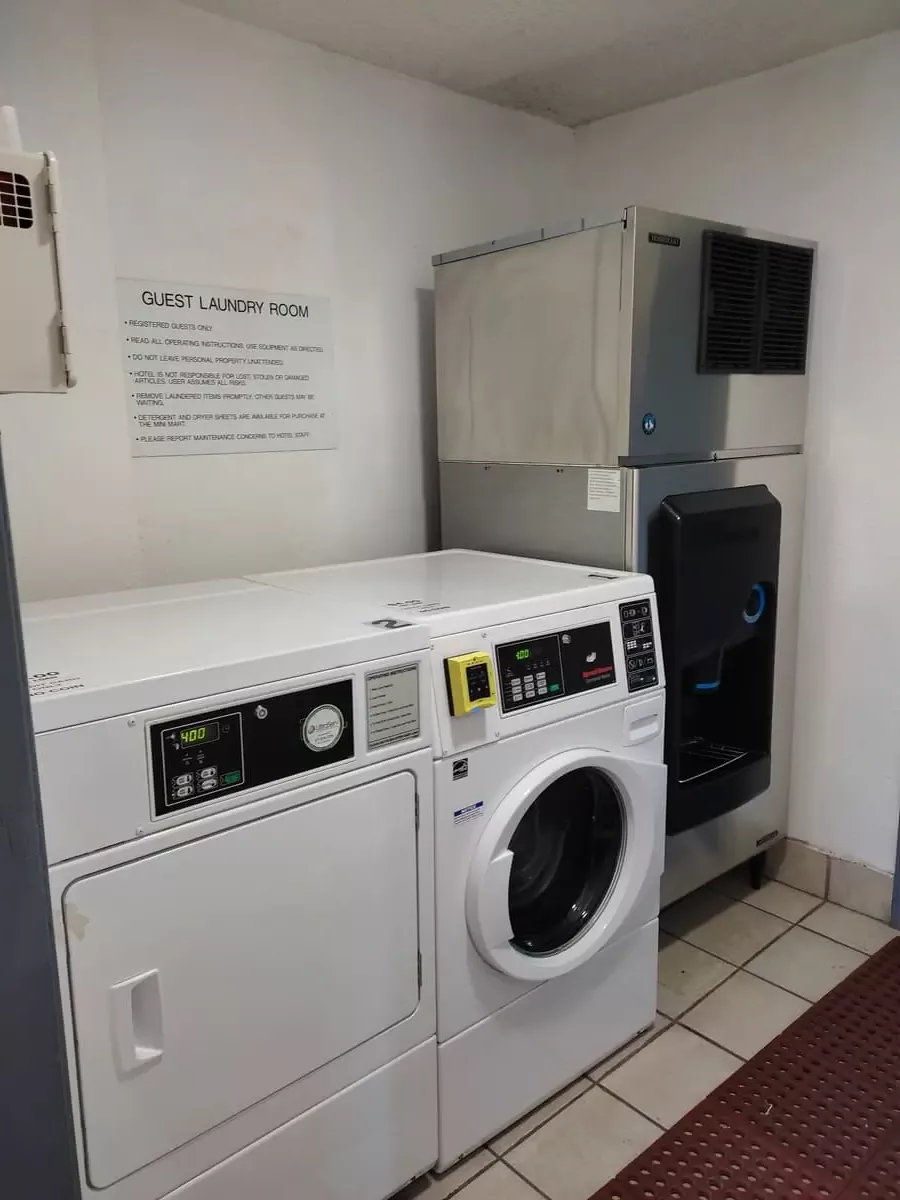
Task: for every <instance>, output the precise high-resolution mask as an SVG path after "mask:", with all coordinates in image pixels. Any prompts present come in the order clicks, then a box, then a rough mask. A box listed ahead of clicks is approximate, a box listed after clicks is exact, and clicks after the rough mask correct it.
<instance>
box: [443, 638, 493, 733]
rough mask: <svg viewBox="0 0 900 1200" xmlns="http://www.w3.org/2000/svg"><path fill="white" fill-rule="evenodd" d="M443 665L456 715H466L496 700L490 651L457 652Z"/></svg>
mask: <svg viewBox="0 0 900 1200" xmlns="http://www.w3.org/2000/svg"><path fill="white" fill-rule="evenodd" d="M444 667H445V669H446V672H447V691H448V692H449V695H450V712H451V713H452V715H453V716H454V717H465V716H467V715H468V714H469V713H470V712H474V711H475V710H476V709H478V708H493V707H494V705H495V704H496V703H497V689H496V687H495V685H494V667H493V663H492V662H491V656H490V654H485V653H483V652H482V653H475V654H456V655H454V656H453V657H452V658H447V659H444Z"/></svg>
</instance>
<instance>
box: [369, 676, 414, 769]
mask: <svg viewBox="0 0 900 1200" xmlns="http://www.w3.org/2000/svg"><path fill="white" fill-rule="evenodd" d="M366 719H367V722H368V740H369V749H370V750H379V749H380V748H381V747H382V746H392V745H393V744H394V743H395V742H408V741H410V739H412V738H417V737H418V736H419V730H420V720H419V667H418V665H417V664H416V663H408V664H406V665H405V666H402V667H392V668H391V669H390V670H388V671H373V672H372V674H371V675H367V676H366Z"/></svg>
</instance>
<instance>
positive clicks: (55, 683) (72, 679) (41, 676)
mask: <svg viewBox="0 0 900 1200" xmlns="http://www.w3.org/2000/svg"><path fill="white" fill-rule="evenodd" d="M84 686H85V684H84V680H83V679H82V678H81V676H80V675H64V674H63V672H62V671H36V672H35V674H34V675H29V676H28V694H29V696H52V695H55V694H56V693H57V692H77V691H80V690H81V689H82V688H83V687H84Z"/></svg>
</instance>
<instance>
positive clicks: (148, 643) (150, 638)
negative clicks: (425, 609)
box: [22, 579, 428, 733]
mask: <svg viewBox="0 0 900 1200" xmlns="http://www.w3.org/2000/svg"><path fill="white" fill-rule="evenodd" d="M367 612H368V610H361V609H360V608H359V606H358V605H353V604H349V603H348V604H343V603H335V601H334V600H330V599H326V598H317V597H315V596H305V595H297V594H296V593H292V592H289V591H285V590H284V589H279V588H273V587H266V586H264V585H263V584H261V583H252V582H249V581H248V580H245V579H223V580H214V581H212V582H206V583H188V584H177V585H173V586H169V587H156V588H144V589H138V590H134V591H127V592H113V593H110V594H108V595H97V596H79V597H75V598H73V599H68V600H44V601H37V602H34V603H30V604H25V605H23V606H22V625H23V632H24V640H25V657H26V661H27V664H28V683H29V690H30V693H31V704H32V713H33V718H34V725H35V731H36V732H38V733H41V732H44V731H46V730H49V729H58V728H61V727H63V726H68V725H77V724H81V723H83V722H86V721H97V720H102V719H104V718H106V717H112V716H119V715H122V714H125V713H131V712H139V711H141V710H142V709H146V708H157V707H160V706H162V705H166V704H175V703H181V702H184V701H190V700H194V699H198V698H201V697H203V696H210V695H215V694H217V693H219V692H225V691H234V690H236V689H240V688H245V687H256V686H259V685H263V684H268V683H273V682H277V681H278V680H280V679H291V678H295V677H297V676H299V675H307V674H310V673H312V672H318V671H328V670H333V669H336V668H340V667H346V666H351V665H353V664H356V663H363V662H367V661H368V660H370V659H376V658H384V657H387V656H390V655H394V654H402V653H405V652H408V651H417V650H424V649H427V648H428V636H427V631H426V630H424V629H421V628H419V627H416V626H406V627H403V628H400V629H385V628H384V626H382V625H372V624H367ZM378 615H379V614H378V613H373V614H372V616H373V617H377V616H378Z"/></svg>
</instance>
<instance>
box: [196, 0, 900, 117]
mask: <svg viewBox="0 0 900 1200" xmlns="http://www.w3.org/2000/svg"><path fill="white" fill-rule="evenodd" d="M190 2H192V3H194V4H195V5H196V6H197V7H198V8H205V9H207V10H208V11H210V12H216V13H220V14H222V15H224V16H228V17H234V18H235V19H237V20H240V21H244V22H246V23H247V24H251V25H258V26H261V27H262V28H265V29H271V30H275V31H277V32H279V33H284V34H287V35H288V36H290V37H295V38H298V39H300V40H302V41H305V42H312V43H314V44H315V45H318V46H322V47H324V48H325V49H327V50H334V51H336V52H337V53H339V54H346V55H349V56H350V57H351V58H358V59H362V60H363V61H365V62H369V63H374V64H375V65H377V66H381V67H388V68H390V69H391V70H394V71H400V72H401V73H403V74H404V75H411V76H413V77H415V78H417V79H427V80H430V81H431V82H433V83H437V84H442V85H443V86H444V87H448V88H452V89H453V90H454V91H457V92H465V93H467V94H468V95H471V96H479V97H481V98H482V99H485V100H492V101H494V102H495V103H497V104H503V105H507V106H509V107H511V108H521V109H524V110H526V111H527V112H531V113H535V114H538V115H540V116H544V117H549V118H550V119H551V120H554V121H558V122H561V123H562V124H564V125H581V124H584V123H585V122H587V121H593V120H596V119H597V118H599V117H604V116H609V115H610V114H611V113H616V112H622V111H624V110H625V109H630V108H637V107H639V106H640V105H642V104H650V103H652V102H653V101H655V100H663V99H667V98H668V97H670V96H678V95H683V94H684V93H686V92H692V91H696V90H697V89H698V88H702V87H708V86H709V85H710V84H714V83H721V82H723V81H724V80H726V79H735V78H737V77H738V76H741V75H750V74H752V73H753V72H755V71H762V70H765V69H766V68H768V67H774V66H779V65H781V64H782V63H787V62H793V61H794V60H795V59H798V58H804V57H805V56H806V55H809V54H816V53H818V52H819V51H821V50H827V49H830V48H831V47H833V46H839V45H842V44H843V43H845V42H852V41H857V40H859V39H861V38H865V37H870V36H871V35H873V34H876V33H880V32H882V31H884V30H886V29H893V28H897V27H900V0H190Z"/></svg>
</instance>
